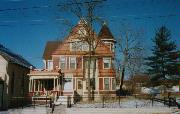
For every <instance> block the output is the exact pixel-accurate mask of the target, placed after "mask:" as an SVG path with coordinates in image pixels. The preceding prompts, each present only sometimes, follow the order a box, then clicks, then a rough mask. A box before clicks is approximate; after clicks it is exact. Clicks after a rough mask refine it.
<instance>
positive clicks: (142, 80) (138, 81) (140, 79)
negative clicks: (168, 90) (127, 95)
mask: <svg viewBox="0 0 180 114" xmlns="http://www.w3.org/2000/svg"><path fill="white" fill-rule="evenodd" d="M131 82H132V86H133V87H134V88H133V89H134V90H133V91H134V93H141V88H142V87H145V86H147V84H149V83H150V77H149V76H148V75H146V74H136V75H134V76H133V77H132V78H131Z"/></svg>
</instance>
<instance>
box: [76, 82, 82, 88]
mask: <svg viewBox="0 0 180 114" xmlns="http://www.w3.org/2000/svg"><path fill="white" fill-rule="evenodd" d="M77 83H78V84H77V86H78V87H77V89H82V88H83V86H82V81H81V80H78V81H77Z"/></svg>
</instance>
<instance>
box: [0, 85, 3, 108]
mask: <svg viewBox="0 0 180 114" xmlns="http://www.w3.org/2000/svg"><path fill="white" fill-rule="evenodd" d="M3 88H4V85H3V82H0V110H1V109H2V108H3V90H4V89H3Z"/></svg>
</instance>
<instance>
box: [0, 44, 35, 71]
mask: <svg viewBox="0 0 180 114" xmlns="http://www.w3.org/2000/svg"><path fill="white" fill-rule="evenodd" d="M0 55H2V56H3V57H5V58H6V59H7V60H8V61H9V62H12V63H16V64H19V65H21V66H24V67H27V68H30V66H32V64H30V63H29V62H28V61H27V60H25V59H24V58H23V57H22V56H21V55H18V54H15V53H13V52H12V51H10V50H9V49H7V48H5V47H4V46H3V45H1V44H0ZM33 67H34V66H33Z"/></svg>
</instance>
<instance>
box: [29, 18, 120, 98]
mask: <svg viewBox="0 0 180 114" xmlns="http://www.w3.org/2000/svg"><path fill="white" fill-rule="evenodd" d="M83 25H84V21H82V20H81V21H79V23H78V24H77V25H76V26H75V27H73V29H72V30H71V32H70V34H69V35H68V37H66V38H65V39H64V40H63V41H49V42H47V44H46V47H45V51H44V55H43V59H44V60H43V61H44V64H45V66H44V70H43V71H32V72H31V73H30V74H29V76H30V80H31V83H30V92H31V93H32V95H35V93H37V92H40V93H41V95H44V96H45V95H47V94H48V95H53V96H59V95H63V96H69V95H70V96H74V95H75V94H77V95H79V96H87V95H88V90H87V88H88V87H87V78H88V64H87V60H88V58H89V55H88V50H89V45H88V44H87V43H86V42H83V41H81V40H80V39H79V37H82V36H83V35H84V36H86V34H87V31H86V29H85V28H84V26H83ZM82 33H83V34H82ZM94 35H95V37H96V40H97V41H100V43H99V44H98V45H97V48H96V50H95V53H94V55H92V57H93V60H92V62H91V65H90V66H91V69H90V78H91V82H93V81H92V80H93V79H94V80H95V81H94V85H95V87H94V88H95V90H94V94H95V96H101V95H105V94H109V95H115V94H116V91H115V89H116V82H115V77H116V76H115V75H116V73H115V68H114V58H115V53H114V43H115V40H114V37H113V35H112V33H111V32H110V30H109V28H108V27H107V25H106V24H104V25H103V26H102V28H101V30H100V32H99V34H98V35H96V33H95V32H94ZM94 42H96V41H94ZM94 63H95V64H96V65H94ZM58 69H61V71H59V73H58ZM93 69H94V71H95V73H94V77H93ZM62 78H63V79H62Z"/></svg>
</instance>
